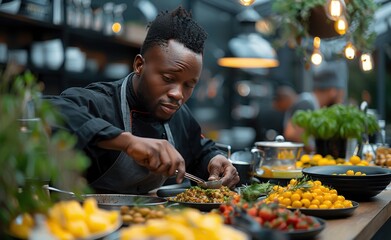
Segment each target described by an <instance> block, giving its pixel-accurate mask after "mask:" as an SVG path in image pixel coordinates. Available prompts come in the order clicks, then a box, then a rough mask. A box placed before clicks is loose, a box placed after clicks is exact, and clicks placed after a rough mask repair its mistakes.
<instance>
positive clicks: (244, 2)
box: [239, 0, 255, 6]
mask: <svg viewBox="0 0 391 240" xmlns="http://www.w3.org/2000/svg"><path fill="white" fill-rule="evenodd" d="M239 2H240V4H242V5H243V6H250V5H252V4H253V3H254V2H255V0H239Z"/></svg>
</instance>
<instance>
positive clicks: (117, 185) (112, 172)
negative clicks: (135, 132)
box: [91, 75, 175, 194]
mask: <svg viewBox="0 0 391 240" xmlns="http://www.w3.org/2000/svg"><path fill="white" fill-rule="evenodd" d="M129 76H132V75H129ZM129 76H128V77H126V79H125V80H124V81H123V83H122V86H121V111H122V118H123V122H124V126H125V131H128V132H132V126H131V125H130V109H129V104H128V101H127V100H126V86H127V82H128V79H129ZM164 129H165V131H166V135H167V140H168V141H169V142H170V143H171V144H172V145H173V146H175V144H174V139H173V136H172V133H171V130H170V127H169V125H168V123H164ZM166 179H167V177H165V176H163V175H162V174H155V173H153V172H150V171H149V170H148V169H147V168H145V167H143V166H140V165H139V164H137V162H136V161H135V160H133V159H132V158H131V157H130V156H128V155H127V154H126V153H125V152H123V151H121V153H120V154H119V156H118V158H117V159H116V160H115V162H114V164H113V165H112V166H111V167H110V168H109V169H108V170H107V171H106V172H105V173H104V174H103V175H102V176H100V177H99V178H98V179H97V180H96V181H94V182H93V183H91V186H92V187H93V188H96V189H102V190H109V191H112V192H119V193H128V194H145V193H148V192H149V191H150V190H152V189H155V188H158V187H160V186H161V185H162V184H163V183H164V182H165V181H166Z"/></svg>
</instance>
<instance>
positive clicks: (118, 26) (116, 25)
mask: <svg viewBox="0 0 391 240" xmlns="http://www.w3.org/2000/svg"><path fill="white" fill-rule="evenodd" d="M121 29H122V26H121V23H119V22H115V23H113V25H112V26H111V30H113V32H114V33H119V32H121Z"/></svg>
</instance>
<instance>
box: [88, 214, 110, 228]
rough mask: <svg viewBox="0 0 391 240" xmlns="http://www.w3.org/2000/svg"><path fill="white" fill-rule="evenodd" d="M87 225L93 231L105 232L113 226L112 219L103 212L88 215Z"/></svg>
mask: <svg viewBox="0 0 391 240" xmlns="http://www.w3.org/2000/svg"><path fill="white" fill-rule="evenodd" d="M87 226H88V229H89V230H90V231H91V232H92V233H98V232H104V231H106V230H108V229H109V228H110V226H111V223H110V219H108V218H105V216H104V215H101V214H96V213H95V214H91V215H89V216H88V217H87Z"/></svg>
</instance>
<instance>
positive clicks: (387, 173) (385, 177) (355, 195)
mask: <svg viewBox="0 0 391 240" xmlns="http://www.w3.org/2000/svg"><path fill="white" fill-rule="evenodd" d="M347 170H353V171H354V172H357V171H360V172H362V173H365V174H366V175H365V176H343V175H335V174H340V173H345V172H346V171H347ZM303 174H304V175H306V176H309V177H311V178H312V179H314V180H320V181H321V182H322V184H323V185H326V186H330V187H332V188H334V189H336V190H337V191H338V194H339V195H343V196H344V197H345V198H348V199H352V200H356V201H357V200H366V199H369V198H371V197H374V196H376V195H377V194H379V193H380V192H382V191H383V190H384V189H385V188H386V187H387V186H388V185H389V184H390V182H391V170H390V169H385V168H381V167H375V166H342V165H338V166H321V167H310V168H304V169H303Z"/></svg>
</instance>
